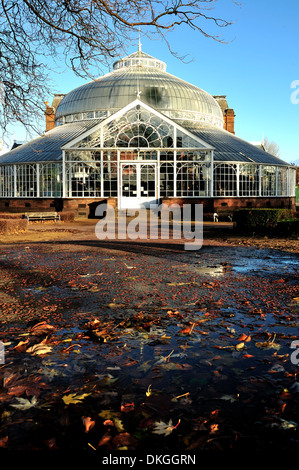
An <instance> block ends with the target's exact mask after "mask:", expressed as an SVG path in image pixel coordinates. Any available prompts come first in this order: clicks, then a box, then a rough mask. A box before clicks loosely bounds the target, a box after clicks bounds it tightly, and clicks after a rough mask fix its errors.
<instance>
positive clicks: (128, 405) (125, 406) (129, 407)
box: [120, 402, 135, 413]
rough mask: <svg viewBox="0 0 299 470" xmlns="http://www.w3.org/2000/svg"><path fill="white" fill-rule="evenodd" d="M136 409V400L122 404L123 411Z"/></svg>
mask: <svg viewBox="0 0 299 470" xmlns="http://www.w3.org/2000/svg"><path fill="white" fill-rule="evenodd" d="M134 409H135V404H134V402H132V403H124V404H123V405H121V407H120V410H121V411H122V412H123V413H128V412H129V411H134Z"/></svg>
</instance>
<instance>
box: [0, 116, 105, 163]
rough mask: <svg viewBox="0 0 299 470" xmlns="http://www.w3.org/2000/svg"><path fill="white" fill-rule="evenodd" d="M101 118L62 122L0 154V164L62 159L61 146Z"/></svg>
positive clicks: (97, 122)
mask: <svg viewBox="0 0 299 470" xmlns="http://www.w3.org/2000/svg"><path fill="white" fill-rule="evenodd" d="M100 122H101V119H93V120H89V121H81V122H74V123H71V124H64V125H63V126H59V127H56V128H55V129H53V130H51V131H49V132H46V133H45V134H44V135H42V136H39V137H36V138H35V139H33V140H31V141H30V142H27V143H25V144H23V145H20V146H19V147H17V148H15V149H14V150H11V151H10V152H7V153H5V154H3V155H1V156H0V165H2V164H8V163H26V162H30V163H33V162H37V163H38V162H55V161H60V160H61V159H62V151H61V147H62V146H63V145H65V144H67V143H68V142H70V141H71V140H73V139H75V138H76V137H79V136H80V135H81V134H82V133H83V132H85V131H88V130H89V129H91V128H92V127H94V126H95V125H96V124H99V123H100Z"/></svg>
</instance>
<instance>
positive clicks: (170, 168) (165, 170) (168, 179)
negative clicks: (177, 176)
mask: <svg viewBox="0 0 299 470" xmlns="http://www.w3.org/2000/svg"><path fill="white" fill-rule="evenodd" d="M160 196H162V197H173V196H174V164H173V163H162V164H161V165H160Z"/></svg>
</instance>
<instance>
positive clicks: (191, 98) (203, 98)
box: [56, 46, 223, 128]
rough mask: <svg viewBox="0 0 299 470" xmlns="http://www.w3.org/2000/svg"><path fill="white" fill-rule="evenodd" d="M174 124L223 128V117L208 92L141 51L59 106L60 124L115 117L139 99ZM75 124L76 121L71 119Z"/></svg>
mask: <svg viewBox="0 0 299 470" xmlns="http://www.w3.org/2000/svg"><path fill="white" fill-rule="evenodd" d="M137 97H138V98H140V99H141V100H142V101H143V102H144V103H146V104H148V105H150V106H151V107H153V108H155V109H156V110H157V111H159V112H161V113H163V114H165V115H166V116H168V117H170V118H172V119H174V120H178V121H180V120H184V121H186V120H187V121H197V122H206V123H209V124H212V125H214V126H217V127H220V128H222V127H223V113H222V111H221V108H220V106H219V104H218V103H217V101H216V100H215V99H214V98H213V97H212V96H211V95H210V94H209V93H207V92H206V91H204V90H202V89H200V88H198V87H196V86H194V85H191V84H190V83H188V82H186V81H184V80H181V79H180V78H177V77H175V76H174V75H171V74H170V73H168V72H166V64H165V62H163V61H161V60H158V59H155V58H154V57H152V56H150V55H148V54H146V53H145V52H143V51H141V47H140V46H139V50H138V51H137V52H134V53H133V54H130V55H128V56H127V57H124V58H122V59H120V60H118V61H116V62H115V63H114V65H113V71H112V72H110V73H108V74H106V75H104V76H103V77H100V78H98V79H96V80H93V81H91V82H89V83H86V84H85V85H82V86H80V87H78V88H76V89H74V90H73V91H71V92H70V93H68V94H67V95H65V96H64V98H63V99H62V100H61V102H60V103H59V105H58V107H57V110H56V120H60V119H62V118H65V119H66V120H67V119H68V118H67V116H69V117H71V116H72V115H76V120H81V119H88V118H93V117H97V116H101V115H103V114H104V113H107V112H108V113H109V114H112V113H114V112H116V111H118V110H120V109H122V108H123V107H124V106H126V105H128V104H129V103H131V102H132V101H134V100H135V99H136V98H137ZM71 120H72V119H71Z"/></svg>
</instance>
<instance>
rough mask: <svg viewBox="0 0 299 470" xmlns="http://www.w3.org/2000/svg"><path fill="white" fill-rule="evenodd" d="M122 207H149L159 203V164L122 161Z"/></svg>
mask: <svg viewBox="0 0 299 470" xmlns="http://www.w3.org/2000/svg"><path fill="white" fill-rule="evenodd" d="M120 173H121V194H120V209H130V208H132V209H135V208H136V209H138V208H139V207H146V208H148V207H149V205H150V204H151V203H157V202H158V201H157V164H156V163H144V162H138V163H137V162H134V163H133V162H132V163H121V164H120Z"/></svg>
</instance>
